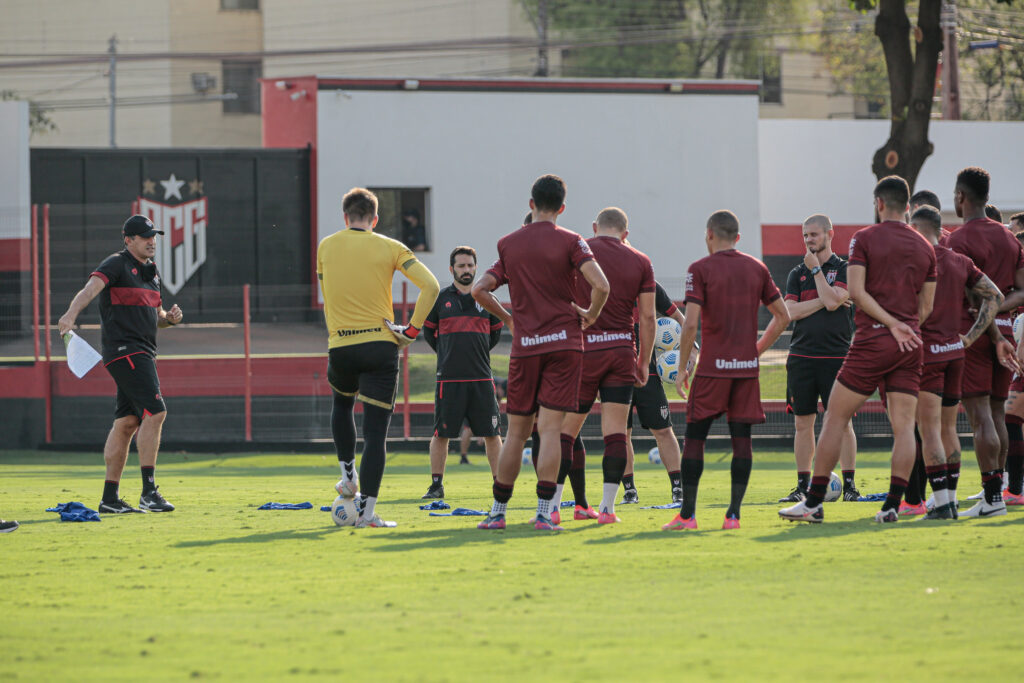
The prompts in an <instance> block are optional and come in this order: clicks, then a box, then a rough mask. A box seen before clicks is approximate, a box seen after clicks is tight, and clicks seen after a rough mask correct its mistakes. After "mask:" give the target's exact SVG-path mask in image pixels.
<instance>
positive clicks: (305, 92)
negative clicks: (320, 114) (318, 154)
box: [260, 76, 317, 148]
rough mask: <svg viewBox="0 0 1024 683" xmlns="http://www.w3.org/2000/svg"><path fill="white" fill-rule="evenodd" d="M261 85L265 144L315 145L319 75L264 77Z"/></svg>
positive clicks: (268, 145)
mask: <svg viewBox="0 0 1024 683" xmlns="http://www.w3.org/2000/svg"><path fill="white" fill-rule="evenodd" d="M278 84H281V85H280V86H279V85H278ZM260 85H261V88H260V102H261V105H262V107H263V146H264V147H306V146H307V145H312V146H313V147H314V148H315V147H316V93H317V78H316V77H315V76H299V77H297V78H263V79H260Z"/></svg>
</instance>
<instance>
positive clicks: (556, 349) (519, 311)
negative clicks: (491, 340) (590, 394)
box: [473, 175, 609, 530]
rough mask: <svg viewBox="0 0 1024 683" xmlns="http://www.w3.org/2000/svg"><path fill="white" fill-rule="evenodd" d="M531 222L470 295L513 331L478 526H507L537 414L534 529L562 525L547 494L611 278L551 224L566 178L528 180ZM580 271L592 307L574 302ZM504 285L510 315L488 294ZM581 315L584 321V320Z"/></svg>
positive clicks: (501, 244)
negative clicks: (500, 438)
mask: <svg viewBox="0 0 1024 683" xmlns="http://www.w3.org/2000/svg"><path fill="white" fill-rule="evenodd" d="M530 209H531V211H532V218H533V222H532V223H530V224H529V225H524V226H523V227H521V228H519V229H518V230H516V231H515V232H512V233H509V234H508V235H505V236H504V237H502V238H501V239H500V240H498V260H497V261H495V262H494V265H492V266H491V268H490V270H488V271H487V273H486V274H485V275H484V276H483V277H482V278H481V279H480V280H479V281H478V282H477V283H476V284H475V285H473V298H475V299H476V300H477V301H478V302H479V303H480V305H481V306H483V307H484V308H485V309H487V310H488V311H489V312H491V313H493V314H494V315H496V316H497V317H498V318H499V319H500V320H501V321H502V322H503V323H504V324H505V325H507V326H508V327H509V329H511V330H512V333H513V342H512V352H511V354H510V355H511V359H510V362H509V371H508V397H507V399H506V404H505V405H506V412H507V413H508V434H507V436H506V438H505V443H504V444H503V445H502V447H501V454H500V455H499V456H498V476H497V477H496V478H495V480H494V485H493V492H494V503H493V504H492V506H491V512H490V514H489V515H488V516H487V517H486V518H485V519H484V521H482V522H481V523H480V524H479V525H478V528H481V529H504V528H505V510H506V506H507V504H508V501H509V499H510V498H511V497H512V489H513V486H514V485H515V481H516V478H517V477H518V476H519V470H520V468H521V467H522V453H523V445H524V444H525V443H526V440H527V439H528V438H530V433H531V432H532V429H533V421H534V413H536V414H537V432H538V434H539V435H540V454H539V455H538V460H537V516H536V518H535V522H534V528H536V529H538V530H561V527H559V526H558V525H556V524H553V523H552V521H551V499H552V498H553V497H554V495H555V487H556V484H555V479H556V478H557V475H558V466H559V461H560V458H561V453H560V445H559V444H560V440H559V437H560V435H561V428H562V421H563V420H564V419H565V414H566V413H567V412H571V411H574V410H577V409H578V407H579V389H580V379H581V378H582V371H583V366H582V360H583V331H582V329H581V327H589V326H590V325H592V324H593V323H594V321H595V320H597V317H598V316H599V315H600V314H601V308H602V307H603V306H604V302H605V301H606V300H607V299H608V292H609V287H608V280H607V279H606V278H605V276H604V273H603V272H602V271H601V267H600V266H599V265H597V262H596V261H594V256H593V254H592V253H591V251H590V247H588V246H587V243H586V242H585V241H584V239H583V238H582V237H580V236H579V235H577V234H576V233H574V232H572V231H571V230H566V229H565V228H562V227H559V226H558V225H556V224H555V221H556V220H557V219H558V216H559V215H560V214H561V213H562V212H563V211H565V182H564V181H563V180H562V179H561V178H559V177H558V176H556V175H544V176H541V177H540V178H538V179H537V181H536V182H534V184H533V189H532V190H531V198H530ZM577 270H578V271H579V273H580V274H581V275H582V276H583V278H584V279H585V280H586V281H587V283H588V284H589V285H590V287H591V294H590V308H588V309H587V310H583V309H581V308H580V307H579V306H577V305H576V304H575V303H574V299H573V297H574V294H575V279H576V273H577ZM504 284H507V285H508V286H509V290H508V291H509V299H510V300H511V303H512V313H511V314H510V313H509V312H508V311H506V310H505V308H504V307H503V306H502V305H501V303H500V302H499V301H498V299H497V298H496V297H495V296H494V294H493V293H492V292H493V291H494V290H495V289H497V288H498V287H500V286H501V285H504ZM581 320H582V325H581Z"/></svg>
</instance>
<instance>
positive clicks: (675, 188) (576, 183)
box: [317, 90, 761, 297]
mask: <svg viewBox="0 0 1024 683" xmlns="http://www.w3.org/2000/svg"><path fill="white" fill-rule="evenodd" d="M757 107H758V103H757V97H756V96H747V95H729V96H713V95H664V94H662V95H648V94H642V95H638V94H628V95H624V94H591V93H587V94H578V93H502V92H463V93H459V92H426V91H417V92H402V91H394V92H392V91H388V92H376V91H346V92H342V91H326V90H325V91H321V92H320V93H319V109H318V114H317V117H318V122H317V123H318V133H317V134H318V154H317V158H318V203H319V206H318V214H317V215H318V223H319V236H320V238H321V239H322V238H323V237H325V236H327V235H329V234H331V233H332V232H334V231H335V230H337V229H339V226H341V225H342V224H343V223H342V218H341V197H342V195H343V194H344V193H345V192H346V191H347V190H348V189H349V188H351V187H353V186H356V185H361V186H371V187H373V186H377V187H403V186H406V187H429V188H431V196H430V207H431V208H430V215H429V216H428V218H427V221H428V227H429V228H430V229H431V231H432V237H433V247H434V251H433V252H432V253H428V254H424V255H422V260H423V261H424V263H425V264H426V265H427V266H428V267H429V268H430V269H431V270H432V271H433V272H434V273H435V274H436V275H437V276H438V278H439V280H440V281H441V282H442V283H446V282H449V281H450V277H449V274H448V253H449V252H450V250H451V249H452V248H453V247H454V246H456V245H458V244H469V245H471V246H473V247H475V248H476V249H477V252H478V254H479V262H480V265H481V267H482V268H483V267H486V266H488V265H490V263H491V262H492V261H493V260H494V258H495V257H496V255H497V252H496V243H497V240H498V238H500V237H501V236H502V235H504V234H506V233H508V232H510V231H512V230H514V229H516V228H517V227H518V226H519V225H520V224H521V220H522V217H523V216H524V215H525V214H526V212H527V211H528V210H529V199H530V187H531V185H532V183H533V181H534V180H535V179H536V178H537V177H538V176H539V175H542V174H544V173H556V174H558V175H560V176H562V177H563V178H564V179H565V181H566V184H567V186H568V196H567V199H566V204H567V208H566V211H565V213H564V214H563V219H562V220H561V221H560V222H561V224H562V225H564V226H565V227H568V228H570V229H573V230H576V231H577V232H580V233H581V234H584V235H585V236H589V235H590V234H592V233H591V223H592V221H593V218H594V216H595V215H596V214H597V212H598V211H600V210H601V209H602V208H604V207H606V206H610V205H615V206H619V207H621V208H623V209H624V210H625V211H626V212H627V213H628V214H629V217H630V227H631V232H630V242H632V243H633V244H634V246H636V247H637V248H638V249H641V250H642V251H644V252H646V253H647V254H649V255H650V256H651V258H652V261H653V263H654V269H655V273H656V275H657V276H658V279H659V280H660V281H662V282H663V284H666V286H668V287H670V290H669V291H670V293H672V294H674V295H676V296H679V297H681V295H682V287H681V282H682V278H683V276H684V275H685V272H686V268H687V267H688V266H689V264H690V263H691V262H692V261H694V260H696V259H698V258H701V257H703V256H705V255H706V254H707V252H706V250H705V245H704V231H705V228H704V226H705V223H706V220H707V217H708V215H710V214H711V213H712V212H713V211H715V210H717V209H721V208H729V209H732V210H733V211H735V212H736V213H737V215H738V216H739V219H740V224H741V230H743V241H742V244H741V246H742V248H743V249H744V250H746V251H748V252H750V253H753V254H755V255H760V253H761V235H760V230H759V228H758V226H759V225H760V222H761V219H760V216H759V211H758V184H757V171H758V165H757V156H756V155H757Z"/></svg>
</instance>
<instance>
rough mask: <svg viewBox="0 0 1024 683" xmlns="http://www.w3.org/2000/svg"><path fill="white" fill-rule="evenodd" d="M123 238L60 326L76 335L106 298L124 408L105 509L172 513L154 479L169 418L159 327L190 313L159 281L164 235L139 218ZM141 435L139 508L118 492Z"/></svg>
mask: <svg viewBox="0 0 1024 683" xmlns="http://www.w3.org/2000/svg"><path fill="white" fill-rule="evenodd" d="M121 234H122V236H123V237H124V247H125V248H124V249H123V250H122V251H120V252H118V253H116V254H111V255H110V256H108V257H107V258H106V259H104V261H103V263H101V264H100V265H99V266H98V267H97V268H96V270H95V271H93V272H92V274H91V275H90V276H89V281H88V282H86V283H85V287H83V288H82V291H80V292H78V294H76V295H75V298H74V299H72V301H71V305H70V306H68V310H67V312H66V313H65V314H64V315H63V316H61V318H60V320H59V321H58V329H59V331H60V333H61V334H62V335H64V334H67V333H69V332H70V331H71V330H72V329H74V327H75V320H76V319H77V318H78V315H79V313H81V312H82V311H83V310H84V309H85V307H86V306H88V305H89V302H91V301H92V300H93V299H94V298H96V296H97V295H99V296H100V329H101V331H102V339H103V346H102V351H103V363H104V366H105V367H106V368H107V372H109V373H110V376H111V377H113V378H114V382H115V383H116V384H117V403H116V408H115V411H114V426H113V428H112V429H111V430H110V434H109V435H108V436H107V442H106V445H105V446H104V447H103V459H104V461H105V462H106V466H107V478H106V482H105V484H104V486H103V500H102V501H101V502H100V505H99V511H100V512H101V513H108V514H119V513H127V512H170V511H172V510H174V506H173V505H171V504H170V503H168V502H167V501H166V500H165V499H164V497H163V496H162V495H161V494H160V492H159V491H158V490H157V486H156V483H155V479H154V471H155V468H156V458H157V451H158V450H159V448H160V433H161V431H162V429H163V423H164V418H166V417H167V407H166V406H165V405H164V400H163V397H162V396H161V395H160V378H159V377H158V376H157V373H156V330H157V328H158V327H168V326H171V325H177V324H178V323H180V322H181V320H182V317H183V314H182V312H181V309H180V308H178V306H177V304H175V305H174V306H172V307H171V309H170V310H169V311H165V310H164V309H163V305H162V300H161V296H160V277H159V275H158V274H157V271H156V264H155V263H153V256H154V254H156V239H155V238H156V235H162V234H164V233H163V232H162V231H160V230H157V229H156V227H155V226H154V225H153V222H152V221H151V220H149V219H148V218H146V217H145V216H139V215H136V216H132V217H131V218H129V219H128V220H127V221H125V224H124V227H123V228H122V230H121ZM136 432H138V439H137V442H136V443H137V448H138V450H139V463H140V465H141V467H142V495H141V496H140V497H139V507H138V508H134V507H132V506H131V505H129V504H128V503H127V502H126V501H125V500H124V499H123V498H120V497H119V495H118V488H119V485H120V482H121V473H122V472H123V471H124V466H125V463H126V462H127V461H128V448H129V447H130V446H131V441H132V437H133V436H135V433H136Z"/></svg>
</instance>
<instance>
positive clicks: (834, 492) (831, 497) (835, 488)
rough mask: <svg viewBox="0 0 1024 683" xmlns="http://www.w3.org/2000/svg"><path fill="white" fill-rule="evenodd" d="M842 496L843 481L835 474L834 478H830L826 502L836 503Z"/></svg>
mask: <svg viewBox="0 0 1024 683" xmlns="http://www.w3.org/2000/svg"><path fill="white" fill-rule="evenodd" d="M841 495H843V480H842V478H841V477H840V476H839V475H838V474H836V473H835V472H833V473H832V476H831V477H829V478H828V488H827V489H825V502H826V503H834V502H836V501H837V500H839V497H840V496H841Z"/></svg>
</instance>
